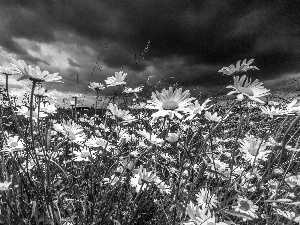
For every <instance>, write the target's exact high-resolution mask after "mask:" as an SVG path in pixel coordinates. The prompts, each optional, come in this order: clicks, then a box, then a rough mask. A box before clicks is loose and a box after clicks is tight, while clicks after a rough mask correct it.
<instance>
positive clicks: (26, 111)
mask: <svg viewBox="0 0 300 225" xmlns="http://www.w3.org/2000/svg"><path fill="white" fill-rule="evenodd" d="M16 112H17V115H23V116H25V118H28V117H29V116H30V110H29V109H28V107H26V106H23V105H22V106H21V107H20V108H17V111H16ZM47 116H48V115H47V114H46V113H44V112H41V111H40V113H38V108H36V109H35V110H34V111H33V112H32V118H33V119H34V120H35V121H36V120H37V117H39V118H43V117H47Z"/></svg>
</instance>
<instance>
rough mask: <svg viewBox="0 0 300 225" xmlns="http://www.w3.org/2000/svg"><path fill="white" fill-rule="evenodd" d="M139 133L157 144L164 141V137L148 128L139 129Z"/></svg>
mask: <svg viewBox="0 0 300 225" xmlns="http://www.w3.org/2000/svg"><path fill="white" fill-rule="evenodd" d="M137 133H138V134H140V135H142V136H143V137H145V138H146V139H147V141H149V142H151V143H152V144H155V145H159V144H161V143H162V142H163V141H164V140H163V139H161V138H158V137H157V135H155V134H150V133H148V132H147V131H146V130H142V131H137Z"/></svg>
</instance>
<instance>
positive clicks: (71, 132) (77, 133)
mask: <svg viewBox="0 0 300 225" xmlns="http://www.w3.org/2000/svg"><path fill="white" fill-rule="evenodd" d="M62 128H63V130H60V132H62V133H63V134H65V135H66V136H67V138H68V139H69V140H71V141H72V142H76V143H78V142H83V141H84V140H85V139H86V135H85V133H84V132H83V129H82V127H81V126H80V125H78V124H76V123H75V122H73V121H71V120H69V121H65V122H63V123H62Z"/></svg>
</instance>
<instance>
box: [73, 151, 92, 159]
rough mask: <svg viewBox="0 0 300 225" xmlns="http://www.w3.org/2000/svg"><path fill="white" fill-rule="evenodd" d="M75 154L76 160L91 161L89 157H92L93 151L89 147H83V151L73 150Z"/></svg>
mask: <svg viewBox="0 0 300 225" xmlns="http://www.w3.org/2000/svg"><path fill="white" fill-rule="evenodd" d="M73 153H74V154H75V159H74V161H86V162H87V161H90V159H89V157H92V154H91V152H90V151H89V149H87V148H83V149H81V151H73Z"/></svg>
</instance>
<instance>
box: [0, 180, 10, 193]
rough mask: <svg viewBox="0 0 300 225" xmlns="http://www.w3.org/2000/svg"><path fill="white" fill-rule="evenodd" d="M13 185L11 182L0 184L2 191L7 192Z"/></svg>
mask: <svg viewBox="0 0 300 225" xmlns="http://www.w3.org/2000/svg"><path fill="white" fill-rule="evenodd" d="M10 185H11V182H8V181H5V182H0V191H7V190H8V187H9V186H10Z"/></svg>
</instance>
